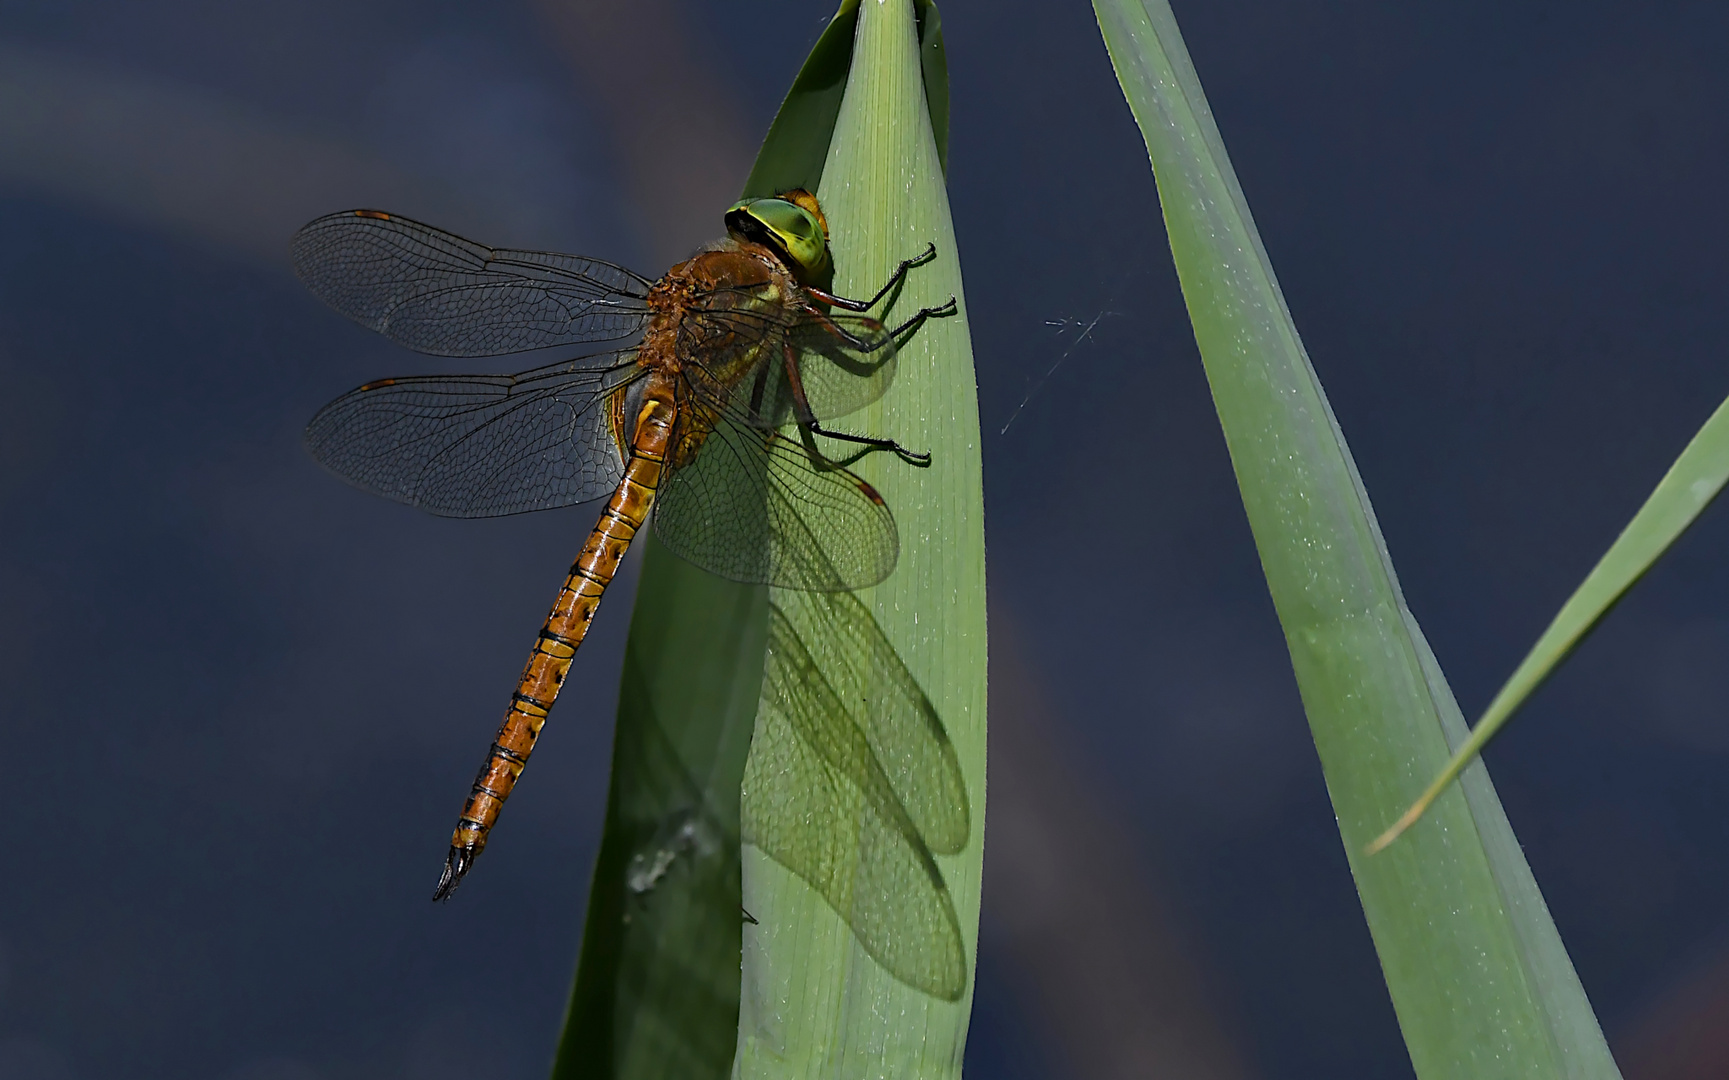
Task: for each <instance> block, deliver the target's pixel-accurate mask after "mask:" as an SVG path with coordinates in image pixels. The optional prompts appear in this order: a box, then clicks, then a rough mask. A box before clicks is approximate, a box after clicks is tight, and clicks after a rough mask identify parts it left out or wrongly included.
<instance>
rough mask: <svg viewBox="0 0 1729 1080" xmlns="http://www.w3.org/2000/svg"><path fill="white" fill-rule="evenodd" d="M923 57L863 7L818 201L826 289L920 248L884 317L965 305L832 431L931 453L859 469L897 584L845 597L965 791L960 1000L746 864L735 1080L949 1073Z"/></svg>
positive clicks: (950, 669)
mask: <svg viewBox="0 0 1729 1080" xmlns="http://www.w3.org/2000/svg"><path fill="white" fill-rule="evenodd" d="M921 9H922V11H923V12H924V13H925V17H926V21H925V26H926V27H927V28H928V29H927V32H926V37H925V49H924V50H923V51H924V53H925V55H926V57H927V58H929V57H930V56H931V55H932V54H935V55H939V56H940V48H939V49H933V48H931V45H930V42H931V33H930V31H931V30H934V22H933V21H932V20H933V19H934V14H935V13H934V8H933V7H932V6H931V5H921ZM920 43H921V39H920V27H919V23H918V19H917V16H916V13H915V8H914V5H913V4H912V3H910V2H909V0H887V2H884V3H870V4H864V5H861V6H860V7H859V9H858V29H857V43H856V45H855V50H854V62H853V66H852V70H851V73H850V76H849V79H848V83H847V87H846V93H845V98H844V103H843V105H842V108H841V112H840V115H839V117H838V119H837V121H836V124H835V128H834V140H833V144H832V146H831V149H830V153H829V156H828V159H827V162H826V164H825V166H824V170H823V174H822V184H821V187H820V188H819V189H818V192H817V193H818V196H819V197H820V198H821V199H822V202H823V207H824V210H825V211H826V213H827V215H828V219H829V225H830V230H831V234H832V237H833V241H834V248H835V258H836V275H835V288H836V289H837V290H838V291H840V292H842V293H843V294H846V295H867V296H868V295H870V294H871V293H872V292H874V291H875V289H876V287H877V286H878V285H880V284H881V283H882V282H883V281H884V280H885V279H886V278H887V277H888V275H889V272H890V271H891V270H892V269H893V268H894V266H895V264H896V263H898V262H899V261H900V260H901V259H904V258H907V257H909V256H911V255H916V254H917V253H918V252H919V251H921V250H922V249H923V248H924V246H925V244H926V243H928V242H934V243H935V245H936V248H937V258H936V259H935V260H934V261H933V262H932V263H931V264H929V265H928V266H924V267H920V268H919V269H916V270H914V271H913V272H912V274H911V275H910V276H909V277H908V279H907V284H906V287H905V289H903V290H902V292H901V294H900V296H899V297H898V299H897V301H896V304H895V307H894V308H893V309H892V312H891V315H890V316H889V317H890V318H891V319H892V318H894V317H897V316H898V317H901V318H904V317H905V316H906V315H907V314H910V313H911V312H912V311H914V310H916V309H917V308H918V307H920V306H923V305H936V304H941V303H943V302H945V301H947V300H948V299H949V297H950V296H955V297H957V298H958V299H959V302H960V311H961V314H960V315H957V316H955V317H952V318H947V319H941V320H932V321H931V322H929V323H927V324H926V325H925V326H924V328H922V329H921V330H919V331H918V333H917V334H916V335H914V337H913V338H912V340H911V341H910V342H909V343H908V345H907V346H906V348H905V350H904V351H903V352H902V354H901V356H900V358H899V362H898V371H897V375H896V379H895V383H894V385H893V386H892V387H891V388H890V389H889V392H888V393H887V395H885V396H884V398H883V399H882V401H881V402H879V403H877V404H875V405H872V406H871V407H869V408H867V409H864V410H861V411H860V412H858V413H855V414H853V415H851V416H849V417H847V420H846V427H847V429H848V430H856V431H860V432H867V433H869V434H873V435H884V436H888V437H890V438H894V439H897V440H899V441H900V442H901V443H902V444H903V445H906V446H908V447H911V448H913V449H917V450H928V451H930V452H931V454H932V464H931V466H930V468H928V469H916V468H913V467H911V466H908V465H907V464H905V463H904V462H901V461H899V460H897V459H895V458H894V457H893V456H892V455H888V454H876V455H871V456H870V457H868V458H866V459H865V460H863V461H861V462H859V463H858V464H857V465H855V466H854V468H855V469H856V470H857V471H859V472H860V473H861V474H862V475H864V476H865V477H866V478H867V479H868V480H869V481H870V482H871V483H872V484H874V485H876V487H877V488H878V490H880V491H881V493H882V495H883V497H884V499H885V500H886V501H887V503H888V505H889V506H890V507H891V508H892V509H893V511H894V514H895V517H896V520H897V522H898V524H899V527H900V535H901V557H900V563H899V565H898V566H897V568H896V570H895V572H894V574H893V575H891V576H890V577H889V579H888V580H887V581H886V582H884V583H883V584H882V585H879V586H877V587H875V588H874V589H870V590H865V591H864V592H862V593H860V594H859V596H860V598H861V600H863V602H864V603H865V605H866V606H867V607H868V608H869V609H870V611H871V613H872V614H873V616H874V619H875V621H876V623H877V624H878V625H879V626H880V629H881V632H882V634H883V635H884V637H885V639H886V641H887V642H888V643H889V645H890V647H892V649H893V650H894V652H895V653H896V654H897V655H898V656H899V657H900V658H901V660H902V661H903V662H904V663H905V665H906V668H907V670H908V671H910V673H911V674H912V676H913V678H914V679H915V680H916V681H917V683H918V684H919V685H920V686H921V687H923V689H924V691H925V693H927V694H928V695H929V697H930V700H931V702H932V704H933V705H934V706H935V711H936V713H937V715H938V716H940V718H941V721H942V723H943V725H944V726H945V728H946V731H947V735H948V738H949V739H950V740H952V743H953V746H954V750H955V754H956V760H957V761H958V763H959V766H960V770H961V775H962V777H963V780H964V786H965V795H966V799H967V802H968V808H969V811H970V817H969V819H968V823H969V825H970V829H969V835H968V836H967V837H966V840H965V843H964V844H963V845H962V846H961V850H960V853H959V854H957V855H952V856H945V855H937V856H935V859H936V863H937V866H938V867H939V868H940V871H941V874H942V877H943V879H944V881H945V883H946V888H947V891H948V894H949V897H950V898H951V900H952V904H953V908H954V911H955V915H956V923H957V925H958V927H959V929H960V931H961V936H962V946H963V950H964V956H965V965H966V969H967V977H966V979H965V984H964V987H963V989H962V990H961V993H960V996H959V997H958V1000H955V1001H948V1000H944V999H943V998H942V997H939V996H937V995H934V994H932V993H928V992H926V991H923V990H920V989H916V988H914V987H912V986H909V985H907V984H906V983H904V982H902V981H900V980H898V979H897V978H895V976H894V975H893V974H891V973H890V972H889V971H888V970H887V969H886V968H885V967H884V966H883V965H882V964H880V963H878V962H877V961H876V960H875V959H873V958H872V957H871V955H870V954H869V952H867V950H866V949H865V948H864V946H863V945H862V944H861V943H860V941H859V938H858V937H857V936H856V935H855V934H854V933H853V931H852V929H851V928H850V927H849V926H848V925H847V923H846V922H845V921H844V920H843V919H842V917H841V916H840V915H839V914H837V913H836V911H835V909H834V908H833V907H832V906H831V905H830V903H829V902H828V901H827V900H825V899H824V898H823V896H822V895H820V894H819V893H818V892H817V890H815V889H813V888H812V887H811V886H810V885H808V884H807V883H806V882H805V881H804V880H802V879H801V878H799V877H797V876H795V875H794V874H793V873H792V872H791V871H789V870H787V869H786V868H784V867H783V866H781V865H780V864H778V863H776V862H775V861H773V860H772V859H771V858H769V857H768V856H767V855H765V854H763V853H762V852H760V851H758V850H756V849H754V848H751V847H747V848H746V849H745V861H744V885H745V906H746V907H747V908H748V909H749V910H750V911H751V913H752V914H753V915H755V916H756V917H757V919H758V920H759V925H756V926H752V927H749V928H747V930H746V936H745V989H744V997H743V1000H742V1001H741V1003H740V1019H739V1055H738V1063H737V1065H736V1067H735V1074H736V1075H738V1076H741V1077H765V1076H775V1077H779V1076H787V1077H795V1076H796V1077H804V1076H813V1075H837V1074H838V1075H872V1076H876V1075H883V1076H958V1075H959V1072H960V1062H961V1056H962V1049H963V1045H964V1039H965V1032H966V1022H967V1016H968V1013H969V1010H970V1007H971V1000H972V989H973V987H972V979H971V967H972V965H973V963H974V961H975V960H976V956H977V952H976V949H977V940H978V930H977V928H978V902H979V878H980V871H981V869H982V865H983V863H982V852H983V825H984V735H985V729H984V715H985V611H984V534H983V512H982V511H983V493H982V483H981V475H980V464H979V450H978V448H979V429H978V410H977V401H976V398H975V394H974V376H973V368H972V353H971V346H970V342H969V338H968V335H967V330H966V323H965V310H966V305H965V297H964V295H962V291H961V285H960V273H959V262H958V257H957V253H956V249H955V241H954V232H953V225H952V222H951V221H950V218H949V213H948V203H947V197H946V194H945V192H944V190H943V183H942V175H943V173H942V158H941V154H940V152H939V147H938V144H937V140H936V136H935V134H934V132H933V123H932V117H931V108H932V106H931V105H930V104H927V99H926V87H927V85H928V83H927V72H926V70H923V69H921V64H920V58H921V48H920ZM931 97H932V99H933V101H934V98H935V95H934V94H933V95H931ZM945 97H946V95H945ZM774 602H775V604H776V605H777V606H782V607H783V608H789V609H791V608H797V607H798V606H800V605H803V604H805V603H807V602H808V598H807V597H805V596H803V595H801V594H798V593H789V592H781V591H778V590H777V591H776V592H775V600H774ZM794 621H798V620H797V619H795V620H794ZM805 644H806V645H809V644H811V643H810V641H809V640H808V639H806V640H805ZM818 659H819V660H820V657H819V658H818Z"/></svg>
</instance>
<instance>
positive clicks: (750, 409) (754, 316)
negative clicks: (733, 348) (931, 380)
mask: <svg viewBox="0 0 1729 1080" xmlns="http://www.w3.org/2000/svg"><path fill="white" fill-rule="evenodd" d="M724 296H726V294H725V293H719V294H715V295H712V296H710V297H705V298H703V305H704V306H702V307H699V308H698V309H697V312H696V321H697V323H698V325H699V326H701V327H702V330H700V331H699V332H700V333H701V334H702V336H703V337H704V338H705V339H707V340H715V341H719V340H732V341H741V342H753V343H757V342H760V347H756V346H754V345H753V348H755V354H754V357H755V360H756V363H755V364H754V366H753V373H752V375H751V376H750V377H748V378H744V379H740V380H739V381H738V382H737V384H736V387H735V389H734V391H733V394H732V396H731V407H732V409H733V411H734V413H735V415H737V416H739V417H740V418H741V419H744V420H745V421H746V422H747V423H749V424H751V425H752V426H754V427H761V428H777V427H784V426H786V425H788V424H791V423H793V422H794V421H796V420H797V419H798V418H799V417H798V414H797V412H796V411H795V410H794V408H793V400H794V398H793V389H792V383H791V380H790V378H789V377H788V375H787V370H786V363H785V356H786V352H787V351H788V350H789V349H790V350H791V352H792V354H793V357H794V359H795V363H796V366H797V370H798V373H799V381H800V382H801V383H802V384H803V387H804V393H805V398H806V400H807V401H808V402H809V404H810V409H811V414H812V415H813V416H814V417H815V418H816V419H818V420H832V419H834V418H836V417H840V416H845V415H847V414H848V413H851V412H856V411H858V410H859V409H862V408H864V407H865V406H866V405H869V404H870V403H871V402H873V401H875V400H877V399H878V398H880V397H882V396H883V394H884V392H886V391H887V390H888V388H889V384H890V383H891V382H893V381H894V375H895V342H894V340H893V338H891V337H890V335H889V332H888V330H887V329H886V328H884V326H883V325H882V324H881V323H879V322H877V321H876V320H875V319H869V318H865V317H864V316H860V315H830V314H821V313H813V312H802V311H801V312H793V313H789V312H787V311H785V310H784V309H778V308H768V307H762V308H751V307H748V306H742V305H729V306H722V307H718V308H717V307H714V306H712V305H713V303H714V301H715V300H716V299H717V298H718V297H724ZM723 355H726V356H728V357H729V358H730V354H723ZM721 366H722V364H721V362H719V360H718V358H717V360H706V359H705V367H707V368H708V369H709V371H710V373H711V377H714V378H721V377H722V376H723V373H722V372H721V371H720V370H718V369H719V367H721Z"/></svg>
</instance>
